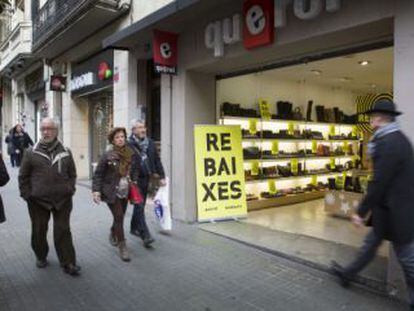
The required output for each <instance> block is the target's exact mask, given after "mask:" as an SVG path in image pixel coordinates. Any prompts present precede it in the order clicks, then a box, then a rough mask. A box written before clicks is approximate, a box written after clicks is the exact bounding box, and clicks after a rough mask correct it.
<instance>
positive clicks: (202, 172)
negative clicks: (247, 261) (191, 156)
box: [194, 125, 247, 221]
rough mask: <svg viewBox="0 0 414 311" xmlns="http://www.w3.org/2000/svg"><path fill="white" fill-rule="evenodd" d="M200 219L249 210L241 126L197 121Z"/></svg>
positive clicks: (198, 204)
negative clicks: (204, 123) (199, 122)
mask: <svg viewBox="0 0 414 311" xmlns="http://www.w3.org/2000/svg"><path fill="white" fill-rule="evenodd" d="M194 140H195V167H196V176H197V208H198V209H197V210H198V213H197V219H198V221H208V220H214V219H226V218H234V217H243V216H245V215H246V214H247V203H246V194H245V190H244V189H245V181H244V169H243V148H242V138H241V130H240V126H231V125H230V126H229V125H196V126H195V128H194Z"/></svg>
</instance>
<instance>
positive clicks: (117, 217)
mask: <svg viewBox="0 0 414 311" xmlns="http://www.w3.org/2000/svg"><path fill="white" fill-rule="evenodd" d="M126 137H127V135H126V130H125V128H120V127H117V128H114V129H113V130H112V131H111V132H110V133H109V135H108V140H109V143H110V144H111V145H112V146H113V148H112V150H109V151H107V152H106V153H105V154H104V155H102V157H101V159H100V161H99V164H98V166H97V168H96V171H95V173H94V176H93V181H92V192H93V193H92V194H93V200H94V202H95V203H97V204H99V203H100V202H101V201H104V202H106V203H107V204H108V207H109V209H110V210H111V212H112V215H113V224H112V227H111V232H110V235H109V241H110V243H111V244H112V245H113V246H118V247H119V255H120V257H121V259H122V260H123V261H129V260H130V257H129V252H128V249H127V248H126V245H125V235H124V216H125V212H126V208H127V205H128V196H129V191H130V185H131V183H133V182H134V183H136V180H137V178H138V169H137V168H136V167H135V163H137V161H135V160H134V161H133V157H134V152H133V151H132V150H131V149H130V148H129V147H128V146H127V145H126ZM132 166H134V167H132Z"/></svg>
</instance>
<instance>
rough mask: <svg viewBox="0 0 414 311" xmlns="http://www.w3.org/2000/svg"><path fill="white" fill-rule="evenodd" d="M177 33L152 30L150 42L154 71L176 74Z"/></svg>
mask: <svg viewBox="0 0 414 311" xmlns="http://www.w3.org/2000/svg"><path fill="white" fill-rule="evenodd" d="M177 41H178V34H176V33H172V32H167V31H160V30H154V37H153V42H152V49H153V57H154V65H155V71H156V72H159V73H165V74H173V75H175V74H177V53H178V45H177Z"/></svg>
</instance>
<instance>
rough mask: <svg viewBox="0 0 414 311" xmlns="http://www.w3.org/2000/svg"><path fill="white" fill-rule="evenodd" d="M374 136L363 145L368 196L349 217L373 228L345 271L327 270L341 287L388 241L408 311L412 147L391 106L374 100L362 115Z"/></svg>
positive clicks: (412, 259) (412, 265) (412, 262)
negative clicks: (368, 161) (369, 171)
mask: <svg viewBox="0 0 414 311" xmlns="http://www.w3.org/2000/svg"><path fill="white" fill-rule="evenodd" d="M366 114H369V115H370V123H371V126H372V127H373V129H374V131H375V133H374V135H373V137H372V138H371V140H370V142H369V144H368V153H369V155H370V157H371V158H372V161H373V166H374V175H373V180H372V181H371V183H370V185H369V187H368V192H367V194H366V196H365V198H364V199H363V201H362V203H361V204H360V206H359V208H358V211H357V214H356V215H354V216H353V217H352V221H353V223H354V224H355V225H356V226H362V225H363V223H364V220H366V219H367V218H369V223H371V224H372V226H373V229H372V230H371V232H370V233H369V234H368V235H367V237H366V238H365V241H364V245H363V246H362V248H361V249H360V252H359V254H358V256H357V258H356V259H355V260H354V261H353V262H352V263H350V264H349V265H348V266H346V267H342V266H340V265H338V264H337V263H334V265H333V272H334V273H335V274H336V275H337V277H338V278H339V280H340V282H341V285H342V286H344V287H347V286H348V285H349V283H350V281H351V280H352V279H353V278H354V277H355V276H356V274H357V273H358V272H360V271H361V270H362V269H363V268H364V267H365V266H366V265H367V264H368V263H370V262H371V260H372V259H373V258H374V257H375V254H376V252H377V250H378V248H379V246H380V245H381V242H382V241H383V240H384V239H385V240H389V241H390V242H391V243H392V246H393V248H394V251H395V253H396V255H397V258H398V260H399V262H400V264H401V266H402V268H403V270H404V274H405V279H406V283H407V287H408V293H409V298H410V303H411V310H414V225H413V224H414V155H413V149H412V145H411V143H410V142H409V140H408V139H407V137H406V136H405V135H404V134H403V133H402V132H401V130H400V128H399V126H398V123H397V122H396V121H395V119H396V117H397V116H398V115H400V114H401V113H400V112H398V111H396V107H395V104H394V103H393V102H392V101H390V100H379V101H377V102H376V103H375V104H374V106H373V108H372V109H371V110H369V111H367V112H366Z"/></svg>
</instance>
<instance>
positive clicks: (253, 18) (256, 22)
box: [204, 0, 341, 57]
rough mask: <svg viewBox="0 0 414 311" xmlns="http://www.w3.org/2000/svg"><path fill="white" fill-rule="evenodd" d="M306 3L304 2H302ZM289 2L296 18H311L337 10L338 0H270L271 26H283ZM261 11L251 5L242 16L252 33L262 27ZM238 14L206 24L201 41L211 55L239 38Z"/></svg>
mask: <svg viewBox="0 0 414 311" xmlns="http://www.w3.org/2000/svg"><path fill="white" fill-rule="evenodd" d="M306 2H307V5H305V3H306ZM291 3H293V13H294V14H295V16H296V17H297V18H298V19H301V20H312V19H315V18H317V17H318V16H319V15H320V14H321V13H322V11H323V5H324V4H325V11H326V12H328V13H335V12H338V11H339V10H340V9H341V0H274V7H275V21H274V24H275V28H282V27H285V26H286V25H287V9H288V6H289V4H291ZM264 15H265V12H263V8H262V7H260V6H258V5H254V6H252V7H251V8H250V9H249V10H248V12H247V14H246V16H245V17H244V18H245V21H246V26H247V29H248V30H249V32H250V33H251V34H253V35H255V34H259V33H260V32H262V31H263V29H264V28H265V26H266V19H265V17H264ZM241 20H242V19H241V15H240V14H235V15H233V17H232V18H225V19H223V20H219V21H215V22H212V23H210V24H208V25H207V27H206V29H205V32H204V42H205V45H206V47H207V48H208V49H211V50H213V51H214V56H215V57H222V56H224V46H225V45H231V44H234V43H236V42H240V41H241V40H242V36H241V29H242V23H241Z"/></svg>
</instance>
